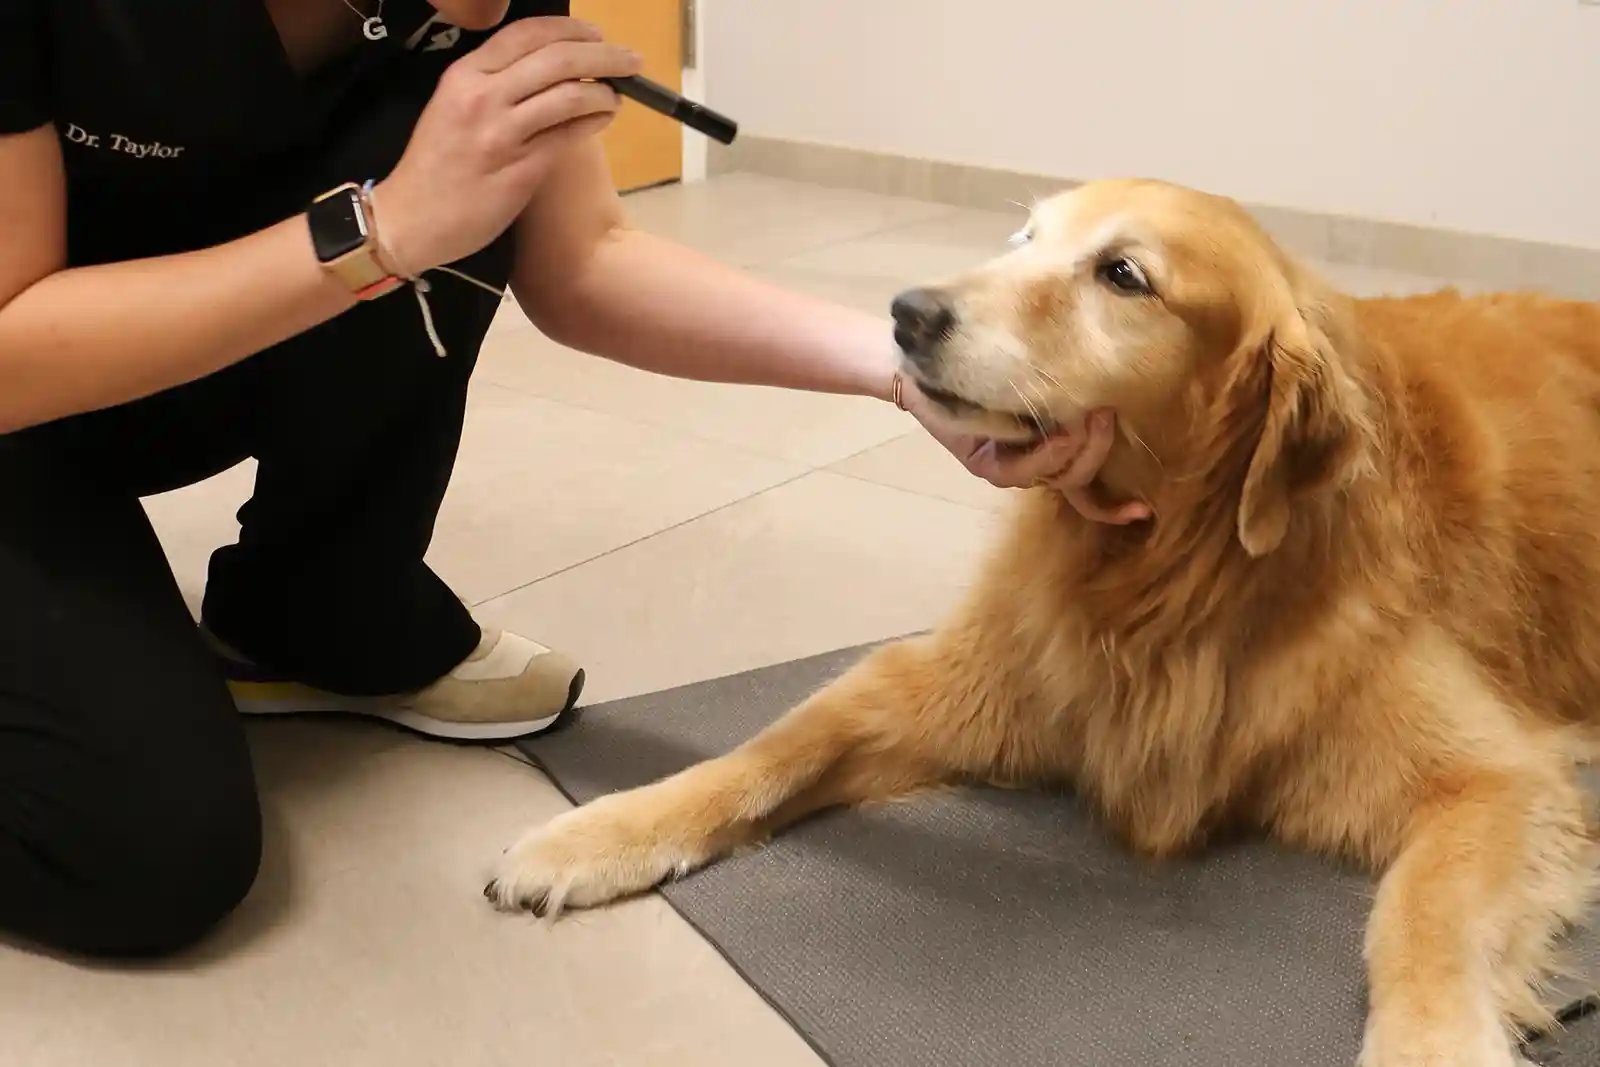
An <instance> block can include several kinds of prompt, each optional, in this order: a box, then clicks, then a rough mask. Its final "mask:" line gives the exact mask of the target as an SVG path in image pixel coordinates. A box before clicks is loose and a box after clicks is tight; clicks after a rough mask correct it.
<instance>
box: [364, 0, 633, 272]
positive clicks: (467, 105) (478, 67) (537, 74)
mask: <svg viewBox="0 0 1600 1067" xmlns="http://www.w3.org/2000/svg"><path fill="white" fill-rule="evenodd" d="M638 72H639V57H638V56H637V55H635V54H634V53H632V52H630V51H628V50H627V49H624V48H620V47H618V46H616V45H613V44H607V43H605V42H604V41H602V40H601V39H600V31H599V30H597V29H595V28H594V27H593V26H591V25H589V24H588V23H586V22H580V21H578V20H577V19H570V18H531V19H522V20H520V21H517V22H513V23H510V24H509V25H507V26H506V27H505V28H504V29H502V30H500V31H499V32H498V33H496V34H495V35H494V36H493V37H491V38H489V40H487V41H485V42H484V43H483V45H482V46H480V47H479V48H477V49H475V50H474V51H472V52H469V53H468V54H467V55H465V56H463V57H462V58H460V59H458V60H457V61H456V62H455V63H453V64H452V65H451V66H450V68H449V69H448V70H446V71H445V73H444V76H443V77H441V78H440V79H439V85H438V88H437V89H435V91H434V94H433V99H432V100H431V101H429V103H428V106H427V108H426V109H424V110H423V113H422V117H421V118H420V119H418V121H417V125H416V129H415V130H413V131H412V134H411V142H410V144H409V145H408V146H407V147H406V151H405V155H404V156H403V157H402V158H401V160H400V163H399V165H398V166H396V167H395V169H394V172H393V173H392V174H390V175H389V176H388V177H387V178H386V179H384V180H383V181H382V182H380V183H379V184H378V186H377V189H376V191H375V196H374V209H375V210H374V214H375V215H376V216H377V226H378V238H379V242H380V244H381V246H382V251H383V253H384V255H385V256H386V257H387V258H386V266H387V267H388V269H390V270H393V271H395V272H397V273H401V274H404V275H406V276H414V275H416V274H420V273H421V272H422V271H425V270H431V269H433V268H434V267H437V266H440V265H441V264H445V263H450V262H453V261H454V260H457V259H461V258H462V257H464V256H468V255H471V254H472V253H474V252H476V251H478V250H479V249H481V248H483V247H484V246H485V245H487V244H488V243H489V242H490V241H493V240H494V239H495V238H496V237H498V236H499V235H500V234H501V233H503V232H505V230H506V228H507V227H508V226H510V225H511V223H512V222H513V221H514V220H515V219H516V217H517V216H518V215H520V214H521V213H522V210H523V208H525V207H526V206H527V204H528V201H529V200H531V199H532V198H533V195H534V192H535V190H536V189H537V188H538V186H539V183H540V182H541V181H542V180H543V179H544V177H545V175H546V174H548V173H549V172H550V170H551V168H552V167H553V166H555V164H556V163H557V161H558V160H560V158H561V157H562V155H563V154H564V153H565V152H566V151H567V150H568V149H569V148H570V147H571V145H572V144H573V143H575V142H577V141H580V140H582V139H583V138H585V137H590V136H593V135H594V134H596V133H599V132H600V131H601V130H602V129H604V128H605V127H606V125H607V124H609V123H610V122H611V119H612V118H613V117H614V116H615V114H616V111H617V105H618V100H617V94H616V92H615V90H613V89H612V88H611V87H610V86H608V85H605V84H603V83H601V82H598V81H595V80H593V79H597V78H619V77H627V76H628V75H631V74H637V73H638ZM387 260H392V261H393V262H387Z"/></svg>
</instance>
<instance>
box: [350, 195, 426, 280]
mask: <svg viewBox="0 0 1600 1067" xmlns="http://www.w3.org/2000/svg"><path fill="white" fill-rule="evenodd" d="M377 184H378V183H377V182H375V181H374V180H372V179H371V178H368V179H367V180H366V182H365V183H363V184H362V186H361V199H362V200H363V201H365V202H366V205H367V221H368V223H369V224H370V225H371V226H372V241H373V244H374V246H375V247H374V258H375V259H377V261H378V266H380V267H382V268H383V269H384V270H386V271H388V272H389V273H390V275H392V276H393V277H395V278H398V279H399V280H400V281H401V282H410V281H412V280H413V279H414V278H416V275H414V274H410V273H407V271H406V270H405V269H404V268H403V267H401V266H400V264H399V263H398V262H397V261H396V260H395V258H394V253H393V252H391V251H390V250H389V248H388V246H386V245H385V244H384V243H383V229H382V227H380V226H379V225H378V196H377Z"/></svg>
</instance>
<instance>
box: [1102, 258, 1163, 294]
mask: <svg viewBox="0 0 1600 1067" xmlns="http://www.w3.org/2000/svg"><path fill="white" fill-rule="evenodd" d="M1095 276H1096V277H1098V278H1099V279H1100V280H1101V281H1103V282H1105V283H1106V284H1107V285H1109V286H1111V288H1113V289H1115V290H1117V291H1118V292H1119V293H1127V294H1129V295H1130V296H1147V295H1149V293H1150V279H1148V278H1146V277H1145V276H1144V271H1142V270H1140V269H1139V264H1137V263H1135V262H1134V261H1133V260H1131V259H1129V258H1128V257H1126V256H1119V257H1117V258H1116V259H1108V260H1106V261H1105V262H1104V263H1102V264H1100V266H1099V267H1097V268H1095Z"/></svg>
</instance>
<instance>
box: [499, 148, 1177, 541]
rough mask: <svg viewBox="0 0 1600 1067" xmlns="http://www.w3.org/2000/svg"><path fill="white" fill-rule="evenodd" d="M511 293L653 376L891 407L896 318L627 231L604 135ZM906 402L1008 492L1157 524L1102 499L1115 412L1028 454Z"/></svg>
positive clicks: (543, 209) (590, 344) (563, 338)
mask: <svg viewBox="0 0 1600 1067" xmlns="http://www.w3.org/2000/svg"><path fill="white" fill-rule="evenodd" d="M511 287H512V291H513V292H514V293H515V294H516V297H517V302H518V303H519V304H520V305H521V307H522V309H523V311H524V312H526V313H527V316H528V318H529V319H530V320H531V321H532V322H533V324H534V325H535V326H537V327H538V328H539V329H540V330H541V331H542V332H543V333H545V334H546V335H547V336H549V337H551V338H552V339H554V340H556V341H559V342H561V343H562V344H565V345H567V346H569V347H571V348H576V349H579V350H581V351H584V352H589V353H591V354H593V355H597V356H603V357H605V358H607V359H611V360H615V361H617V362H619V363H627V364H629V365H631V366H635V367H639V368H641V369H643V370H649V371H655V372H657V373H660V374H670V375H673V376H675V377H679V378H696V379H699V380H702V381H717V382H739V383H744V384H750V385H774V386H783V387H787V388H791V389H805V390H809V391H812V392H826V393H848V394H855V395H860V396H872V397H877V398H878V399H880V400H889V399H891V397H892V396H893V386H894V379H895V374H896V371H897V369H898V367H899V365H900V359H899V356H898V354H897V353H896V352H895V349H894V343H893V332H892V330H891V328H890V325H889V322H888V320H887V318H878V317H876V316H873V315H867V314H863V313H861V312H859V311H853V310H851V309H849V308H845V307H840V306H839V305H837V304H831V303H829V302H827V301H825V300H818V299H815V298H813V297H808V296H804V295H801V294H799V293H793V292H790V291H788V290H786V289H783V288H780V287H778V286H775V285H769V284H767V283H765V282H762V281H760V280H758V279H756V278H752V277H751V276H749V275H748V274H744V273H742V272H740V271H737V270H734V269H732V268H730V267H726V266H723V265H722V264H720V263H717V262H716V261H715V260H712V259H709V258H708V257H706V256H702V255H700V254H699V253H697V252H694V251H692V250H690V249H688V248H684V247H683V246H681V245H677V244H674V243H672V242H671V241H665V240H662V239H660V238H658V237H652V236H651V235H650V234H647V233H643V232H641V231H639V230H636V229H633V228H632V227H631V226H629V225H628V222H627V218H626V216H625V214H624V212H623V209H622V203H621V200H620V199H619V198H618V197H617V195H616V193H615V192H614V191H613V189H612V185H611V177H610V174H609V172H608V171H607V168H606V162H605V156H604V153H603V152H602V151H601V149H600V145H599V141H598V140H596V139H594V138H588V139H586V141H585V143H582V144H579V145H577V146H575V147H574V148H573V149H572V151H571V152H570V153H569V154H568V155H567V156H566V157H565V158H564V159H563V160H562V161H561V162H560V163H559V164H558V165H557V166H556V167H555V168H554V169H553V170H552V171H551V173H550V176H549V177H548V178H547V179H546V181H545V182H544V184H543V185H541V186H540V187H539V192H538V194H537V196H536V197H535V198H534V200H533V201H532V203H530V204H529V206H528V208H527V210H526V211H525V212H523V214H522V216H521V218H520V219H519V220H518V222H517V255H516V263H515V266H514V267H513V268H512V276H511ZM902 399H903V401H904V404H905V407H906V410H908V411H909V412H910V413H911V414H912V415H913V416H915V417H916V419H917V421H918V422H920V423H921V424H922V425H923V427H924V428H925V429H926V430H927V431H928V432H929V433H930V434H931V435H932V436H933V437H934V439H935V440H937V441H938V442H939V443H940V444H941V445H943V446H944V447H945V448H946V449H948V450H949V451H950V453H951V454H952V455H954V456H955V457H956V459H957V460H959V461H960V463H961V464H962V466H964V467H966V468H967V470H968V471H970V472H972V473H973V474H974V475H976V476H978V477H980V478H982V479H984V480H985V481H987V482H989V483H991V484H993V485H997V486H1000V487H1002V488H1022V487H1026V486H1031V485H1040V484H1048V485H1051V486H1053V487H1055V488H1056V489H1058V490H1060V491H1061V492H1062V493H1063V494H1064V495H1065V496H1066V498H1067V500H1068V502H1069V503H1070V504H1071V505H1072V506H1073V508H1075V509H1076V510H1077V511H1078V512H1079V513H1080V514H1082V515H1083V516H1084V517H1086V518H1090V519H1094V520H1095V521H1097V522H1109V523H1118V524H1121V523H1128V522H1137V521H1139V520H1141V519H1145V518H1149V517H1150V509H1149V508H1148V507H1147V506H1145V505H1144V504H1142V503H1140V502H1138V501H1127V502H1120V503H1112V502H1105V501H1102V500H1100V499H1099V497H1098V494H1097V493H1096V492H1095V485H1094V483H1095V479H1096V477H1097V476H1098V474H1099V472H1100V466H1101V464H1103V463H1104V462H1105V458H1106V455H1107V454H1108V453H1109V452H1110V450H1111V445H1112V442H1113V440H1114V439H1115V434H1116V429H1115V427H1116V422H1115V417H1114V416H1113V415H1112V414H1111V413H1110V412H1097V413H1094V415H1093V416H1092V417H1090V418H1087V419H1085V420H1084V421H1083V423H1082V424H1081V425H1078V426H1073V427H1069V428H1068V429H1067V430H1066V431H1064V432H1063V433H1061V434H1060V435H1058V436H1056V437H1053V438H1050V439H1048V440H1046V441H1043V442H1041V443H1040V444H1039V445H1038V446H1037V447H1035V448H1033V449H1029V450H1024V451H1016V450H1007V449H1005V448H1002V447H1000V446H997V445H996V444H995V443H994V442H992V441H985V440H983V439H980V438H976V437H973V436H971V435H970V434H964V433H961V432H959V431H957V430H953V429H952V428H950V427H949V426H948V425H946V424H944V423H942V422H941V421H940V419H939V415H938V412H937V410H936V409H935V407H934V405H933V404H932V403H931V402H930V401H928V400H927V398H926V397H924V396H922V394H921V393H919V392H917V390H916V388H915V387H914V386H913V385H911V384H910V383H909V382H906V383H905V384H904V389H903V398H902Z"/></svg>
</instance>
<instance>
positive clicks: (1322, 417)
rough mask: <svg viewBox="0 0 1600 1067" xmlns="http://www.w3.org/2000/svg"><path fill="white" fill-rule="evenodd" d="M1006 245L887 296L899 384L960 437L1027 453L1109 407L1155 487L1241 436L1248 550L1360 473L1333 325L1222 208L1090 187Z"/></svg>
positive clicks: (1246, 222) (1318, 294)
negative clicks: (901, 368)
mask: <svg viewBox="0 0 1600 1067" xmlns="http://www.w3.org/2000/svg"><path fill="white" fill-rule="evenodd" d="M1012 243H1013V246H1014V247H1013V248H1012V249H1011V251H1009V252H1008V253H1006V254H1004V255H1002V256H1000V257H999V258H997V259H995V260H993V261H991V262H989V263H987V264H985V265H983V266H982V267H979V268H978V269H976V270H973V271H971V272H969V273H966V274H964V275H962V276H960V277H957V278H954V279H952V280H950V281H948V282H945V283H943V284H939V285H934V286H928V287H925V288H919V289H913V290H910V291H908V292H906V293H903V294H901V295H900V296H899V297H897V298H896V299H895V302H894V306H893V314H894V319H895V339H896V341H897V342H898V343H899V345H900V348H901V350H902V351H903V353H904V356H905V364H906V369H907V371H908V373H909V374H910V376H911V377H912V378H913V379H914V380H915V381H916V383H917V385H918V386H919V387H920V388H921V389H922V391H923V392H924V393H925V394H927V395H928V397H929V398H930V399H932V400H933V401H935V402H936V403H937V404H939V405H940V407H941V408H942V409H943V410H944V412H945V413H946V414H947V415H948V417H949V418H950V419H951V420H952V421H953V422H955V423H957V424H958V425H960V426H961V427H962V428H964V429H966V430H969V431H970V432H973V433H976V434H981V435H984V436H988V437H993V438H996V439H998V440H1002V441H1010V442H1025V441H1027V440H1030V439H1033V438H1037V437H1039V436H1041V435H1044V434H1047V433H1050V432H1052V431H1053V430H1055V429H1056V428H1057V427H1060V426H1064V425H1068V424H1070V423H1072V422H1073V421H1075V420H1076V419H1078V418H1080V417H1082V416H1083V415H1084V414H1085V413H1087V412H1088V411H1090V410H1092V409H1095V408H1102V407H1107V408H1113V409H1115V410H1116V411H1117V413H1118V418H1119V421H1120V423H1121V425H1122V426H1123V427H1124V428H1125V429H1126V430H1127V432H1128V435H1129V436H1130V437H1132V438H1133V439H1134V440H1137V441H1138V442H1139V444H1140V446H1141V447H1142V448H1143V449H1145V450H1148V452H1149V454H1150V456H1152V457H1154V462H1155V463H1156V465H1157V466H1158V467H1159V468H1160V469H1162V470H1164V471H1166V472H1167V473H1168V474H1169V475H1170V474H1174V473H1181V472H1183V471H1185V470H1186V468H1187V466H1188V463H1189V461H1190V460H1192V459H1195V458H1196V457H1195V456H1194V453H1195V452H1196V451H1198V450H1201V449H1202V448H1204V449H1206V450H1212V451H1214V450H1217V449H1218V448H1219V447H1220V446H1218V445H1217V438H1218V435H1219V433H1221V432H1222V431H1223V430H1224V429H1226V431H1227V432H1229V433H1233V434H1235V435H1240V434H1242V435H1244V436H1246V437H1248V438H1249V439H1250V440H1249V442H1248V445H1249V450H1248V462H1247V466H1246V469H1245V470H1244V471H1243V472H1242V474H1241V477H1242V481H1241V482H1240V484H1241V489H1240V500H1239V507H1238V537H1239V540H1240V542H1241V543H1242V544H1243V545H1244V547H1245V548H1246V549H1247V550H1248V551H1249V552H1250V553H1251V554H1252V555H1262V554H1265V553H1266V552H1270V551H1271V550H1272V549H1273V548H1275V547H1276V546H1277V545H1278V543H1279V542H1280V541H1281V540H1282V539H1283V536H1284V533H1285V531H1286V530H1287V528H1288V522H1289V515H1290V511H1291V507H1292V502H1293V501H1294V500H1295V499H1296V498H1297V497H1300V496H1302V495H1304V494H1306V493H1309V492H1313V491H1315V490H1317V489H1319V488H1322V487H1325V486H1328V485H1331V484H1334V483H1336V482H1338V481H1339V480H1341V479H1342V478H1344V477H1347V476H1348V475H1349V474H1350V472H1351V470H1352V469H1353V467H1354V466H1355V464H1356V463H1357V462H1358V459H1359V457H1360V455H1361V451H1362V449H1361V441H1362V434H1361V433H1360V432H1359V431H1360V430H1361V428H1362V426H1363V425H1364V423H1365V420H1366V418H1367V416H1366V409H1367V403H1366V399H1365V397H1364V395H1363V391H1362V389H1361V388H1360V387H1359V386H1358V385H1357V383H1356V381H1355V379H1354V378H1353V377H1352V376H1351V375H1350V373H1349V372H1348V368H1347V367H1346V366H1344V365H1343V361H1342V360H1341V358H1340V355H1339V353H1338V352H1337V351H1336V348H1337V343H1336V341H1335V340H1334V338H1335V337H1340V336H1343V335H1344V334H1345V333H1346V327H1347V325H1348V324H1347V323H1342V322H1340V321H1337V320H1338V319H1339V318H1340V317H1341V315H1344V316H1345V317H1347V313H1342V312H1340V311H1339V310H1338V309H1337V308H1336V307H1335V306H1334V304H1333V302H1332V295H1331V293H1329V292H1328V291H1327V290H1325V289H1324V288H1322V286H1321V285H1320V283H1318V282H1316V280H1315V279H1314V278H1312V277H1311V276H1310V275H1309V274H1308V273H1307V272H1305V271H1304V270H1303V269H1302V268H1300V267H1299V266H1298V265H1296V264H1295V263H1294V262H1293V261H1291V260H1290V259H1289V258H1288V257H1287V256H1286V255H1284V253H1283V252H1282V251H1281V250H1280V249H1278V247H1277V246H1276V245H1275V244H1274V243H1273V242H1272V240H1271V239H1270V238H1268V237H1267V236H1266V234H1265V233H1264V232H1263V231H1262V230H1261V229H1260V228H1259V227H1258V226H1257V225H1256V224H1255V222H1254V221H1253V220H1252V219H1251V218H1250V217H1249V216H1248V215H1246V214H1245V213H1244V212H1243V211H1242V210H1241V209H1240V208H1239V207H1238V205H1236V204H1234V203H1233V202H1232V201H1229V200H1225V199H1223V198H1220V197H1215V196H1210V195H1207V194H1203V193H1198V192H1195V191H1193V190H1189V189H1184V188H1180V187H1177V186H1173V185H1168V184H1165V183H1162V182H1154V181H1106V182H1096V183H1092V184H1089V185H1085V186H1082V187H1081V188H1079V189H1077V190H1074V191H1073V192H1070V193H1066V194H1063V195H1061V196H1058V197H1055V198H1053V199H1051V200H1048V201H1045V202H1043V203H1041V204H1039V205H1038V206H1037V207H1036V209H1035V210H1034V212H1033V214H1032V217H1031V218H1030V219H1029V220H1028V222H1027V224H1026V226H1025V227H1024V228H1023V229H1022V230H1021V231H1020V232H1019V233H1018V234H1017V236H1016V237H1015V238H1013V242H1012ZM1221 424H1226V426H1223V425H1221ZM1117 448H1118V449H1128V448H1129V446H1128V445H1127V444H1125V443H1122V442H1119V443H1118V445H1117ZM1219 459H1220V456H1217V457H1212V460H1210V461H1217V460H1219Z"/></svg>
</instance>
